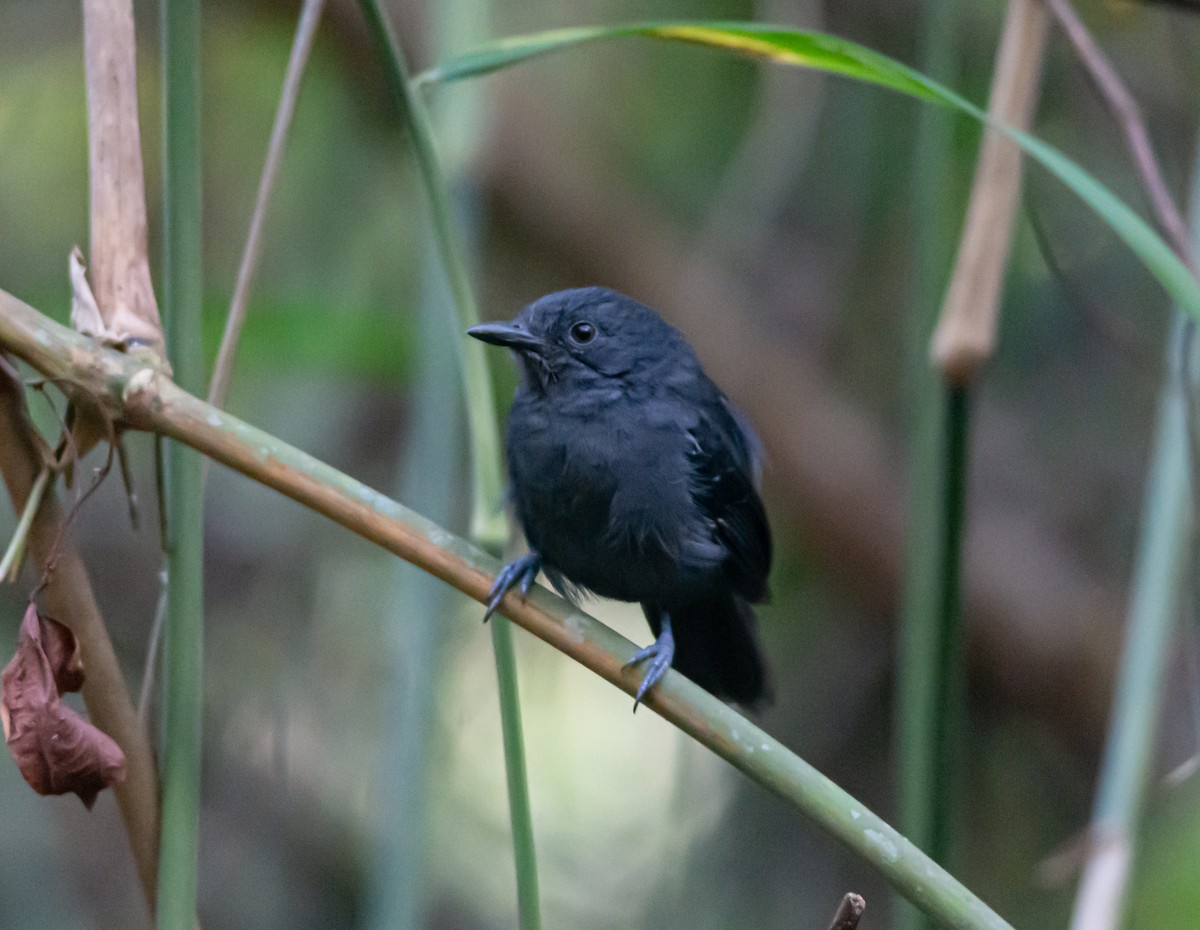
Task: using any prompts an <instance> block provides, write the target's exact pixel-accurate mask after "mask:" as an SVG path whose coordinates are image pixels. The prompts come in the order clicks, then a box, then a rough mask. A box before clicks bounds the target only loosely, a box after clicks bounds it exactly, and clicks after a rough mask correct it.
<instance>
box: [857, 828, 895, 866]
mask: <svg viewBox="0 0 1200 930" xmlns="http://www.w3.org/2000/svg"><path fill="white" fill-rule="evenodd" d="M863 836H865V837H866V838H867V842H868V843H870V844H871V845H872V846H874V847H875V848H876V849H878V850H879V852H880V853H881V854H882V855H883V858H884V859H886V860H887V861H888V862H895V861H896V860H897V859H899V858H900V851H899V850H897V849H896V844H895V843H893V842H892V841H891V840H889V839H888V838H887V837H886V836H884V835H883V834H882V833H880V832H879V831H878V830H867V831H865V832H864V833H863Z"/></svg>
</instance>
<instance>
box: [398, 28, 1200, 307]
mask: <svg viewBox="0 0 1200 930" xmlns="http://www.w3.org/2000/svg"><path fill="white" fill-rule="evenodd" d="M635 36H638V37H643V38H650V39H665V40H668V41H673V42H688V43H691V44H694V45H703V46H707V47H710V48H718V49H725V50H727V51H731V52H734V53H736V54H739V55H748V56H751V57H755V58H764V59H767V60H768V61H772V62H776V63H778V64H784V65H792V66H796V67H802V68H812V69H814V70H817V71H825V72H827V73H829V74H840V75H842V76H844V77H849V78H854V79H855V80H859V81H864V82H866V83H868V84H875V85H877V86H879V87H885V88H888V89H889V90H894V91H898V92H900V93H902V94H907V95H908V96H910V97H916V98H917V99H919V100H924V101H926V102H929V103H937V104H940V105H942V106H947V107H951V108H953V109H955V110H958V111H959V112H961V113H965V114H967V115H968V116H970V117H972V118H973V119H975V120H978V121H979V122H981V123H984V124H986V125H989V126H991V127H992V128H994V129H996V130H998V131H1000V132H1003V133H1005V134H1006V135H1008V136H1009V137H1010V138H1012V139H1013V140H1014V141H1015V142H1016V143H1017V144H1018V145H1020V146H1021V148H1022V149H1024V151H1025V153H1026V154H1027V155H1029V156H1030V157H1031V158H1033V159H1034V160H1035V161H1037V162H1038V163H1039V164H1041V165H1042V167H1043V168H1045V169H1046V170H1047V171H1049V172H1050V173H1051V174H1053V175H1054V176H1055V177H1057V178H1058V179H1059V180H1060V181H1062V182H1063V183H1064V184H1066V185H1067V187H1069V188H1070V189H1071V190H1073V191H1074V192H1075V193H1076V194H1077V195H1078V196H1079V198H1080V199H1081V200H1082V201H1083V202H1084V203H1086V204H1087V205H1088V206H1089V207H1091V208H1092V209H1093V210H1094V211H1095V212H1096V213H1097V214H1098V215H1099V216H1100V218H1101V219H1102V220H1104V222H1105V223H1107V224H1108V225H1109V227H1110V228H1111V229H1112V230H1113V232H1115V233H1116V234H1117V236H1119V237H1120V239H1121V240H1122V241H1123V242H1124V243H1125V244H1126V245H1127V246H1129V248H1130V250H1131V251H1132V252H1133V253H1134V254H1135V255H1136V256H1137V257H1138V258H1139V259H1140V260H1141V262H1142V264H1143V265H1145V266H1146V268H1147V269H1148V270H1149V271H1150V273H1151V274H1152V275H1154V277H1155V278H1156V279H1157V280H1158V281H1159V283H1160V284H1162V286H1163V287H1164V288H1165V289H1166V291H1167V293H1169V294H1170V295H1171V297H1172V298H1174V299H1175V301H1176V302H1177V303H1178V304H1179V306H1180V307H1182V308H1183V309H1184V310H1185V311H1186V312H1187V313H1188V314H1190V315H1191V316H1192V317H1194V318H1196V319H1198V320H1200V284H1198V283H1197V281H1196V279H1195V277H1194V276H1193V275H1192V273H1191V272H1190V271H1189V270H1188V268H1187V266H1186V265H1185V264H1184V263H1183V262H1182V261H1180V260H1179V258H1178V256H1176V255H1175V253H1174V252H1173V251H1172V250H1171V249H1170V247H1169V246H1167V244H1166V243H1165V242H1164V241H1163V239H1162V237H1161V236H1159V235H1158V233H1156V232H1155V231H1154V229H1153V228H1151V226H1150V225H1149V224H1148V223H1147V222H1146V221H1145V220H1143V219H1142V218H1141V217H1140V216H1139V215H1138V214H1137V213H1135V212H1134V211H1133V210H1132V209H1130V207H1129V206H1128V205H1127V204H1125V203H1124V202H1123V201H1122V200H1121V199H1120V198H1118V197H1117V196H1116V195H1114V194H1113V193H1112V192H1111V191H1110V190H1109V189H1108V188H1107V187H1105V186H1104V185H1103V184H1101V183H1100V182H1099V181H1098V180H1096V178H1095V177H1093V176H1092V175H1091V174H1090V173H1089V172H1087V171H1086V170H1084V169H1083V168H1082V167H1080V166H1079V165H1078V164H1076V163H1075V162H1074V161H1072V160H1071V159H1070V158H1068V157H1067V156H1066V155H1064V154H1063V153H1062V152H1060V151H1058V150H1057V149H1056V148H1054V147H1053V146H1051V145H1048V144H1047V143H1045V142H1043V141H1041V140H1040V139H1038V138H1036V137H1034V136H1031V135H1029V134H1028V133H1025V132H1022V131H1020V130H1018V129H1014V128H1013V127H1011V126H1009V125H1007V124H1005V123H1000V122H997V121H995V120H991V119H989V118H988V115H987V113H985V112H984V111H983V110H982V109H980V108H979V107H977V106H976V105H975V104H973V103H971V102H970V101H969V100H966V99H965V98H963V97H961V96H960V95H959V94H957V93H955V92H954V91H952V90H951V89H950V88H948V87H946V86H945V85H944V84H939V83H938V82H937V81H935V80H933V79H932V78H928V77H926V76H925V75H923V74H921V73H920V72H919V71H915V70H914V69H912V68H909V67H908V66H907V65H904V64H901V63H900V62H898V61H895V60H894V59H892V58H888V57H887V56H886V55H881V54H880V53H878V52H875V51H872V50H871V49H869V48H867V47H865V46H862V45H859V44H858V43H856V42H850V41H848V40H846V39H840V38H838V37H837V36H832V35H828V34H826V33H821V32H810V31H805V30H798V29H785V28H782V27H778V26H766V25H760V24H757V23H728V22H709V23H705V22H678V23H635V24H626V25H621V26H595V27H582V28H576V29H555V30H551V31H549V32H539V33H535V34H533V35H526V36H514V37H511V38H507V39H500V40H498V41H496V42H493V43H490V44H488V45H486V46H484V47H482V48H479V49H476V50H475V51H473V52H469V53H467V54H465V55H462V56H460V57H458V58H453V59H451V60H450V61H446V62H442V63H441V64H439V65H437V66H436V67H434V68H433V69H431V70H429V71H427V72H425V73H424V74H422V75H420V76H419V77H418V78H417V79H416V80H417V81H418V82H420V83H433V82H447V81H457V80H462V79H463V78H468V77H475V76H478V75H482V74H488V73H490V72H492V71H498V70H500V69H501V68H506V67H508V66H510V65H514V64H518V63H520V62H523V61H527V60H529V59H530V58H535V57H538V56H541V55H547V54H549V53H551V52H556V51H561V50H564V49H567V48H571V47H574V46H577V45H583V44H585V43H590V42H596V41H599V40H601V39H616V38H622V37H635Z"/></svg>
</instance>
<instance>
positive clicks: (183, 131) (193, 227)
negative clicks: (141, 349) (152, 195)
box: [158, 0, 205, 930]
mask: <svg viewBox="0 0 1200 930" xmlns="http://www.w3.org/2000/svg"><path fill="white" fill-rule="evenodd" d="M162 21H163V25H162V35H163V42H162V55H163V72H164V80H163V84H164V92H165V101H164V108H163V112H164V153H165V157H164V164H163V204H164V215H163V241H164V248H163V278H162V280H163V298H164V299H163V305H164V308H165V313H164V317H165V320H166V335H167V345H168V351H169V355H170V359H171V364H172V366H173V368H174V370H175V380H176V382H177V383H178V384H179V385H180V386H181V387H182V388H183V389H184V390H187V391H191V392H193V393H202V392H203V391H204V386H205V384H204V382H205V378H204V359H203V354H202V347H201V341H200V306H201V240H200V213H201V209H200V203H201V198H200V5H199V0H163V4H162ZM166 465H167V481H166V491H167V512H168V536H167V564H168V567H169V572H170V579H171V583H170V588H169V590H168V592H167V625H166V632H165V637H166V638H165V648H164V666H165V668H164V685H165V687H164V692H163V704H164V724H165V732H164V737H163V738H164V745H163V786H162V812H163V814H162V820H163V828H162V847H161V853H160V859H159V876H158V927H159V930H191V927H192V926H193V924H194V921H195V914H196V871H197V859H198V854H197V841H198V832H199V818H200V750H201V705H202V700H201V698H202V694H201V669H202V658H203V652H202V649H203V611H204V604H203V579H202V569H203V561H202V560H203V509H202V504H201V489H202V472H201V457H200V455H199V454H197V453H196V452H195V451H193V450H191V449H187V448H184V447H183V446H180V445H178V444H172V445H171V446H170V447H169V449H168V456H167V462H166Z"/></svg>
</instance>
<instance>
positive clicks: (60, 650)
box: [21, 611, 83, 694]
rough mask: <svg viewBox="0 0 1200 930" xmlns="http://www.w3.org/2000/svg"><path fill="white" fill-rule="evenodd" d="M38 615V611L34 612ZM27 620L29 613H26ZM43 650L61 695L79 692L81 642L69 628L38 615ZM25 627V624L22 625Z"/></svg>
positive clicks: (80, 681)
mask: <svg viewBox="0 0 1200 930" xmlns="http://www.w3.org/2000/svg"><path fill="white" fill-rule="evenodd" d="M34 613H35V614H36V611H34ZM25 617H26V620H28V618H29V611H26V612H25ZM38 620H39V621H40V622H39V627H40V632H41V640H42V649H43V651H44V652H45V653H46V658H47V659H48V660H49V662H50V670H51V671H52V672H53V673H54V683H55V685H57V686H58V692H59V694H66V693H67V692H68V691H78V690H79V689H80V688H82V687H83V656H82V655H80V653H79V640H78V639H76V638H75V634H74V633H72V632H71V630H70V628H69V627H65V626H63V625H62V624H61V623H59V622H58V621H57V620H52V619H51V618H50V617H42V616H40V615H38ZM21 625H22V626H24V623H22V624H21Z"/></svg>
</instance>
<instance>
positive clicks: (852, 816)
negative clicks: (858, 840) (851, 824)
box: [850, 810, 862, 820]
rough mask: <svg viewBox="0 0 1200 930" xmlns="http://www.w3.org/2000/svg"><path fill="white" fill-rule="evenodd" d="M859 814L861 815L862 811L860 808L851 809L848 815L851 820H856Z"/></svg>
mask: <svg viewBox="0 0 1200 930" xmlns="http://www.w3.org/2000/svg"><path fill="white" fill-rule="evenodd" d="M861 816H862V811H860V810H853V811H851V812H850V817H851V819H853V820H858V818H859V817H861Z"/></svg>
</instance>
